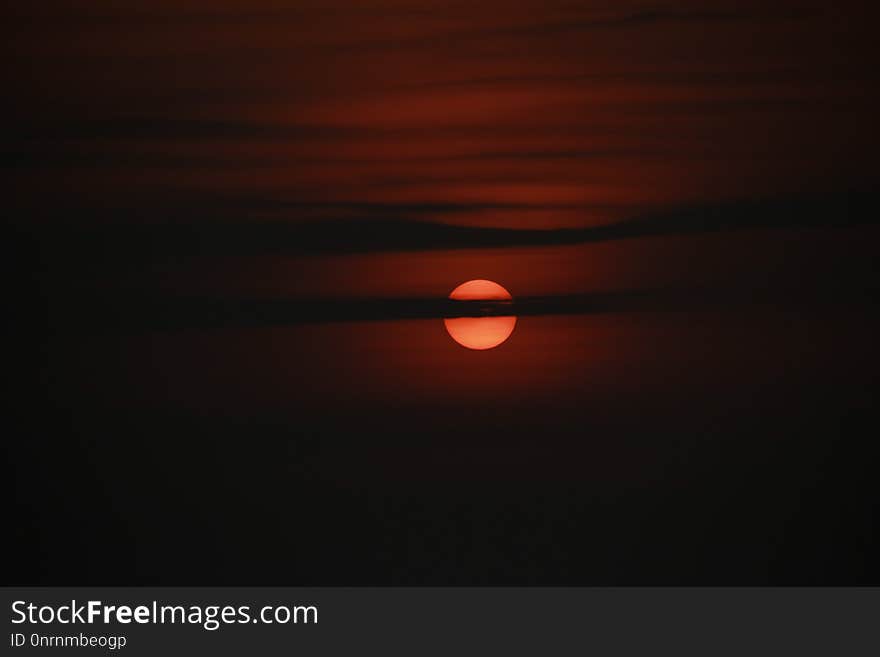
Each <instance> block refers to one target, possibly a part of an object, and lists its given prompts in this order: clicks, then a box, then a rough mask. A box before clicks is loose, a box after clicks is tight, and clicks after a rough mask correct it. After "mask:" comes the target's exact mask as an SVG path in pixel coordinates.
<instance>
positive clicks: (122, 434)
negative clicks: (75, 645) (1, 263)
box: [0, 0, 880, 584]
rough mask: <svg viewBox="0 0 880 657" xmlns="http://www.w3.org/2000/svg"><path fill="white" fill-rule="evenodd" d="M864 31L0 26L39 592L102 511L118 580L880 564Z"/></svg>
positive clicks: (324, 22) (870, 61)
mask: <svg viewBox="0 0 880 657" xmlns="http://www.w3.org/2000/svg"><path fill="white" fill-rule="evenodd" d="M870 9H871V3H867V2H855V1H852V0H845V1H844V2H840V3H834V4H831V3H827V2H821V3H820V2H788V1H784V2H758V1H752V0H746V1H737V2H733V1H723V2H716V1H709V0H707V1H702V2H698V1H696V0H681V1H678V2H667V3H663V2H659V3H658V2H647V1H645V2H643V1H641V0H623V1H621V2H611V1H608V2H593V1H588V2H572V1H566V2H561V1H556V0H540V1H538V0H534V1H528V2H515V1H512V2H500V1H498V0H486V1H485V2H475V1H472V0H471V1H468V2H457V1H455V0H453V1H449V0H444V1H440V0H437V1H434V0H399V1H398V0H375V1H371V2H359V1H354V0H350V1H343V0H321V1H318V0H315V1H314V2H293V1H286V2H284V1H281V0H278V1H275V0H253V1H249V0H248V1H246V0H232V1H231V0H211V1H207V0H191V1H188V2H181V1H180V0H174V1H171V0H149V1H146V0H131V1H128V2H119V1H118V0H116V1H110V0H106V1H104V0H81V1H78V2H73V1H68V2H50V3H17V4H15V5H14V6H10V7H8V8H6V9H5V10H4V16H5V17H4V21H3V26H2V28H0V30H2V32H3V44H4V55H5V59H6V63H7V65H6V66H5V71H4V105H5V107H4V110H5V113H6V116H7V119H6V127H7V132H8V133H9V136H8V137H7V138H6V139H5V143H4V153H3V156H2V160H0V162H2V166H3V168H4V176H5V178H6V180H7V183H8V187H9V191H8V192H7V195H6V197H5V199H4V200H5V202H6V211H5V212H4V215H5V216H6V218H7V222H8V224H9V225H10V234H11V235H12V237H13V243H14V244H15V245H16V250H17V253H19V254H21V255H23V256H24V258H23V259H24V260H25V263H24V264H23V265H22V268H21V269H20V270H19V271H18V272H17V276H16V282H17V285H18V292H17V294H18V295H20V296H21V297H22V298H23V299H24V300H25V306H24V310H23V311H22V312H20V313H17V317H18V318H20V320H21V322H20V323H22V324H23V325H24V326H25V332H26V335H27V340H26V342H24V343H22V344H25V343H26V344H31V342H33V344H34V346H33V348H29V349H21V350H19V353H17V354H16V355H15V361H16V362H15V364H16V365H19V364H20V365H21V366H22V367H23V368H25V369H26V371H27V372H28V376H27V377H22V379H21V380H22V381H23V382H24V383H23V384H22V390H23V391H24V392H26V393H27V395H28V402H27V403H25V404H22V405H20V408H21V409H22V415H24V416H25V418H24V422H23V425H24V426H25V427H27V428H26V429H24V430H23V433H22V436H23V438H22V440H21V443H20V446H19V447H16V448H15V450H16V451H15V454H14V456H15V458H17V459H18V460H20V462H21V463H22V464H24V465H23V466H22V468H21V469H20V470H19V472H18V473H17V476H18V481H24V480H25V479H26V477H25V475H24V474H23V473H25V472H26V471H27V472H29V471H31V470H33V469H34V468H35V467H36V466H35V464H36V463H38V462H40V459H41V458H42V455H44V454H50V455H52V458H51V459H50V461H49V462H48V463H43V465H42V466H41V467H42V469H41V470H40V473H41V474H39V477H40V478H41V479H40V481H41V482H42V484H41V485H42V486H43V488H42V489H41V490H44V491H45V492H44V493H43V498H42V500H43V502H46V503H47V504H49V505H50V506H51V505H52V504H54V503H55V502H57V501H58V499H64V500H65V501H64V502H63V504H60V505H55V506H54V507H52V508H54V509H56V510H55V511H54V512H53V513H54V515H50V517H49V519H50V520H51V523H48V524H45V525H44V524H40V523H36V522H35V521H32V518H33V517H36V516H34V515H33V513H36V512H33V509H32V507H31V506H29V505H30V504H31V503H30V502H24V501H22V502H21V503H20V504H19V508H18V511H19V515H20V517H21V518H23V520H22V521H21V522H20V523H19V524H18V525H17V529H16V531H17V532H18V533H17V535H18V536H19V537H20V538H21V544H22V545H24V546H26V547H25V548H22V549H23V550H24V551H25V552H27V555H28V556H27V563H28V564H30V565H29V566H28V568H30V571H29V572H37V571H40V569H41V568H45V570H44V571H43V572H46V573H52V574H54V575H55V576H57V577H61V578H68V579H75V578H74V577H70V574H71V573H70V570H69V569H68V568H69V564H67V563H66V562H64V560H63V559H61V558H58V557H56V556H53V554H52V553H51V551H50V550H49V549H48V547H47V546H49V545H52V544H55V543H56V542H58V541H62V540H66V539H64V538H63V537H64V536H66V534H65V532H66V530H67V529H69V528H72V527H75V526H76V523H77V522H86V524H87V526H88V527H91V529H92V530H93V531H94V532H97V533H98V534H99V535H102V536H107V537H110V536H121V537H122V538H119V539H118V540H120V541H122V542H123V543H124V544H125V545H127V546H129V548H130V551H131V552H132V553H133V554H134V556H133V557H132V559H133V561H132V563H131V564H128V565H126V564H125V563H123V562H122V561H121V559H120V558H117V559H115V560H114V559H110V561H109V562H104V561H102V560H101V559H100V558H99V557H97V556H95V557H89V558H90V559H92V560H91V561H89V565H88V566H87V569H90V570H89V572H93V573H97V574H99V575H100V576H101V578H102V579H103V580H106V581H107V583H114V582H115V581H116V580H115V579H114V578H116V577H120V578H122V579H124V580H125V581H126V582H137V583H144V582H154V583H156V582H161V583H165V582H166V581H167V580H166V579H164V577H165V575H163V573H187V572H192V573H195V575H194V576H195V577H196V578H197V579H198V578H202V579H200V581H203V580H204V578H209V579H210V578H211V577H215V576H216V575H217V573H221V574H222V577H221V579H223V581H224V582H233V583H253V579H254V577H256V578H257V579H263V580H264V579H267V578H268V579H271V578H272V577H275V576H276V575H277V576H278V577H280V578H281V579H283V580H284V583H303V582H306V581H308V582H315V581H319V582H321V583H330V582H331V581H332V582H334V583H337V582H351V581H356V582H358V583H388V582H395V583H426V582H427V583H450V582H456V583H482V582H489V583H503V584H509V583H546V584H550V583H556V584H560V583H561V584H566V583H572V582H573V581H574V580H576V581H577V582H580V583H593V582H604V583H643V582H645V581H648V580H649V581H651V582H659V583H707V582H712V583H718V582H719V581H722V580H723V581H727V582H733V583H766V582H782V581H784V582H795V583H803V582H804V581H805V578H807V574H811V575H810V577H811V579H810V581H819V582H824V583H828V582H840V581H857V582H864V581H866V580H868V579H872V578H873V579H872V581H873V582H874V583H876V582H877V581H880V580H878V579H877V578H878V577H880V573H878V570H877V567H876V565H874V564H872V563H869V560H868V559H867V557H866V556H865V555H867V554H869V553H870V552H871V549H872V548H876V547H877V538H876V537H877V532H876V522H875V512H874V511H873V510H872V509H873V508H874V505H873V500H874V499H875V498H876V484H873V483H871V481H872V480H871V479H870V478H869V477H868V474H867V472H866V470H864V468H865V464H866V463H869V462H871V459H870V458H869V457H868V455H869V453H868V449H869V448H868V447H867V446H866V444H865V438H864V435H865V434H863V433H862V432H861V431H860V430H859V429H858V426H859V422H864V421H866V419H867V418H869V417H872V416H871V415H870V412H869V411H870V408H871V407H872V405H873V403H874V402H875V399H874V392H872V390H873V388H872V386H873V385H874V384H875V379H876V366H877V365H878V363H880V357H878V351H877V347H876V344H875V343H876V336H877V329H878V321H877V320H878V316H877V313H876V307H875V305H876V292H877V289H878V281H877V267H876V263H877V255H878V254H877V244H878V239H880V228H878V219H877V217H878V214H877V210H878V204H877V200H876V190H877V186H878V182H880V181H878V172H880V169H878V167H877V153H878V149H880V131H878V130H877V129H876V121H877V116H878V115H880V106H878V102H877V96H876V89H875V87H876V77H877V73H876V65H875V63H874V62H875V60H876V56H875V55H876V52H875V51H876V41H877V38H876V34H875V32H876V23H875V22H874V21H872V20H871V19H870V18H871V16H870V14H871V12H870V11H869V10H870ZM19 246H20V248H18V247H19ZM472 279H488V280H491V281H496V282H498V283H500V284H501V285H502V286H503V287H504V288H505V289H506V290H508V291H509V292H510V294H512V295H513V298H514V302H516V301H517V300H519V303H521V306H520V308H521V309H522V316H520V317H519V319H518V321H517V322H516V328H515V330H514V331H513V333H512V334H511V336H510V339H509V340H507V341H506V342H505V343H504V344H502V345H501V346H499V347H498V348H497V349H491V350H486V351H485V352H480V353H474V352H471V351H469V350H466V349H464V348H462V347H461V346H460V345H459V344H456V343H455V342H453V341H452V340H451V339H450V338H449V336H448V335H447V334H446V332H445V330H444V325H443V322H442V317H443V314H442V310H443V309H444V308H447V307H448V306H444V305H442V304H443V303H445V300H446V299H447V297H448V295H449V293H450V292H451V291H452V290H453V289H454V288H455V287H456V286H458V285H459V284H461V283H463V282H465V281H468V280H472ZM432 304H439V305H432ZM528 304H531V305H528ZM529 309H531V310H529ZM19 361H21V362H19ZM31 406H33V408H34V409H35V410H33V411H31V410H25V409H31ZM873 421H874V423H875V425H874V426H875V427H876V419H874V420H873ZM875 433H876V432H875ZM68 464H77V465H78V466H80V467H79V469H77V468H73V469H72V470H68V467H67V465H68ZM77 473H78V474H77ZM84 473H85V474H84ZM156 481H162V482H164V484H163V487H161V491H160V492H159V493H156V494H155V495H156V497H155V498H154V499H153V498H151V497H150V496H149V495H146V496H145V495H144V494H143V491H144V490H153V488H152V487H153V486H154V485H155V482H156ZM65 482H66V483H71V482H72V483H74V484H75V485H76V486H75V487H78V488H76V489H77V490H78V491H79V493H77V495H74V496H72V497H65V494H64V492H63V491H64V490H65ZM548 486H549V487H548ZM204 490H208V491H210V494H211V495H214V496H217V497H218V498H221V497H222V498H223V499H228V498H230V497H235V496H240V499H241V500H242V501H241V502H240V505H238V506H236V505H232V506H231V507H230V508H228V509H227V510H226V511H225V512H221V511H219V510H217V509H212V510H210V511H205V512H204V513H202V514H197V515H198V519H197V520H193V518H192V517H191V516H190V515H189V512H188V511H187V509H188V508H189V509H191V508H195V507H197V506H198V500H199V499H201V496H202V495H203V494H204V492H203V491H204ZM816 491H819V492H816ZM297 494H299V495H304V496H308V497H309V498H310V499H318V500H322V501H321V502H320V504H323V506H322V507H321V508H320V509H318V508H314V509H312V510H311V511H309V512H305V511H303V514H304V515H303V516H302V517H300V518H298V519H297V520H296V521H295V522H294V521H290V523H289V524H287V521H284V520H279V518H284V517H285V516H286V514H287V513H288V510H287V507H285V506H284V505H283V504H281V503H280V502H279V501H278V500H280V499H281V498H282V497H285V496H287V495H297ZM267 496H269V497H271V499H273V500H275V503H274V504H275V506H273V505H269V506H266V505H265V503H264V502H260V500H263V501H264V500H265V499H266V497H267ZM86 499H98V500H102V504H104V506H103V507H101V508H102V509H103V511H102V512H101V513H99V514H97V515H94V516H91V519H90V520H87V521H82V520H76V519H75V518H76V517H77V516H76V515H75V509H77V508H79V507H80V506H81V505H82V504H84V503H85V502H84V500H86ZM181 500H183V501H184V502H183V503H182V504H181V503H179V502H180V501H181ZM251 503H253V506H258V505H260V504H262V506H261V508H262V511H260V512H253V511H252V508H253V506H251ZM33 504H36V502H34V503H33ZM188 505H189V506H188ZM842 508H845V509H847V511H846V512H845V513H842V512H841V511H840V509H842ZM102 514H103V515H102ZM332 519H335V520H332ZM633 519H634V521H633V522H630V520H633ZM53 523H54V524H53ZM91 523H93V524H91ZM193 523H194V524H193ZM174 532H177V534H179V535H180V536H184V537H188V540H189V543H190V544H191V545H196V544H198V543H199V542H200V541H211V542H212V544H215V543H216V544H217V545H222V546H226V548H224V549H225V551H224V549H218V552H217V555H216V557H212V558H211V559H207V560H205V561H202V562H199V563H193V562H191V561H187V560H186V559H182V560H181V559H178V558H177V557H175V556H174V555H175V554H176V553H175V549H177V544H176V541H175V539H174V538H173V536H172V534H174ZM646 535H649V536H650V537H653V539H651V540H654V541H656V542H657V543H656V544H655V547H656V551H648V550H647V548H645V547H644V546H645V545H647V543H648V542H650V541H649V540H648V539H646V538H645V536H646ZM305 536H308V537H309V538H304V537H305ZM615 537H618V538H619V539H620V541H624V542H626V545H628V546H629V547H628V548H626V549H623V548H621V546H620V544H619V542H618V539H616V538H615ZM77 540H78V541H80V542H79V543H76V542H75V543H74V545H73V546H72V547H71V549H72V550H74V551H76V550H79V551H80V552H81V553H82V554H89V553H90V544H88V543H87V542H85V541H86V539H77ZM383 541H387V544H388V545H390V546H391V547H388V546H386V548H382V547H377V546H381V545H385V543H383ZM331 543H332V546H333V547H328V546H329V545H330V544H331ZM511 544H516V545H520V546H522V547H523V550H524V552H525V553H528V554H529V555H531V556H530V557H528V558H526V557H522V560H520V557H521V556H522V555H514V554H513V553H512V552H510V551H509V550H508V547H509V546H510V545H511ZM268 545H271V546H272V547H271V548H267V547H266V546H268ZM344 545H350V546H353V548H352V549H353V550H354V551H355V552H356V553H357V555H358V556H356V557H352V556H351V555H350V554H349V553H348V552H346V551H345V549H344V548H343V547H342V546H344ZM462 545H463V546H464V547H461V546H462ZM456 546H458V547H456ZM499 546H507V547H499ZM634 546H635V547H634ZM639 546H641V547H639ZM459 548H461V550H462V552H461V554H463V555H464V556H462V557H461V559H460V560H458V561H456V560H455V559H454V558H453V557H452V556H450V555H452V554H453V553H456V550H458V549H459ZM187 549H189V548H187ZM193 549H194V548H193ZM383 550H386V551H384V552H383ZM627 550H629V551H627ZM266 551H267V552H266ZM35 554H36V555H38V556H37V557H35V556H33V555H35ZM188 554H189V553H188ZM456 554H457V553H456ZM828 554H830V555H832V556H831V557H829V558H828V559H827V560H823V559H825V557H823V556H822V555H828ZM151 555H153V556H151ZM156 555H159V556H156ZM257 555H259V558H258V557H257ZM289 555H293V557H294V558H291V559H288V558H287V556H289ZM297 555H298V557H302V558H303V559H306V558H308V559H311V560H312V561H311V563H312V567H313V570H309V569H308V568H306V566H304V565H303V566H302V567H300V565H298V564H297V562H296V558H297ZM190 556H192V555H190ZM740 557H741V559H742V561H740V562H737V563H736V564H735V565H733V566H730V568H732V570H724V569H723V568H722V567H721V566H720V565H719V564H720V563H721V562H725V563H728V564H729V563H730V562H731V560H732V559H734V560H735V558H740ZM23 558H24V557H23ZM193 558H194V557H193ZM345 559H349V561H347V562H346V565H344V566H341V565H340V562H341V561H344V560H345ZM243 561H247V562H248V563H249V564H250V565H247V566H246V565H242V564H243ZM132 564H133V565H132ZM230 564H238V565H230ZM251 575H253V576H254V577H250V576H251ZM249 577H250V578H249ZM212 581H213V580H212Z"/></svg>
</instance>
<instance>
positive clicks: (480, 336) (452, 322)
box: [443, 278, 516, 351]
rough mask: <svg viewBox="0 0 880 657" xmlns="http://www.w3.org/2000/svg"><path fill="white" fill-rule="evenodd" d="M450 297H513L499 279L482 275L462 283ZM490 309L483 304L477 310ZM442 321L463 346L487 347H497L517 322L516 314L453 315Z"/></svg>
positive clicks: (473, 298)
mask: <svg viewBox="0 0 880 657" xmlns="http://www.w3.org/2000/svg"><path fill="white" fill-rule="evenodd" d="M449 298H450V299H452V300H454V301H488V302H504V301H513V297H512V296H511V295H510V292H508V291H507V290H505V289H504V288H503V287H502V286H500V285H499V284H498V283H495V282H494V281H487V280H485V279H482V278H481V279H476V280H472V281H467V282H466V283H462V284H461V285H459V286H458V287H457V288H455V289H454V290H453V291H452V292H451V293H450V294H449ZM491 310H492V309H491V307H490V308H489V309H483V308H481V309H478V312H481V313H482V312H486V313H488V312H491ZM443 323H444V324H445V325H446V330H447V331H448V332H449V335H450V336H452V339H453V340H455V341H456V342H457V343H458V344H460V345H461V346H462V347H467V348H468V349H474V350H477V351H484V350H486V349H492V348H494V347H497V346H498V345H500V344H501V343H503V342H505V341H506V340H507V339H508V338H509V337H510V334H511V333H513V329H514V327H515V326H516V317H515V316H513V315H504V316H495V315H489V316H483V315H479V316H475V317H454V318H446V319H444V320H443Z"/></svg>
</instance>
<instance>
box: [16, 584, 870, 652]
mask: <svg viewBox="0 0 880 657" xmlns="http://www.w3.org/2000/svg"><path fill="white" fill-rule="evenodd" d="M3 602H4V606H5V617H6V637H5V638H4V645H5V648H4V654H19V653H26V654H34V653H37V652H39V653H45V652H46V651H47V650H53V651H65V652H75V653H78V652H83V651H81V650H80V649H90V650H89V652H91V653H92V654H94V653H95V652H100V653H104V652H109V653H121V654H126V655H156V654H162V655H192V654H212V655H236V654H259V655H274V654H279V655H280V654H284V655H290V654H298V653H302V654H308V655H316V654H317V655H342V654H349V655H351V654H379V655H423V654H446V655H458V654H480V655H511V654H514V655H520V654H521V655H541V654H554V655H556V654H578V655H585V654H587V655H588V654H602V655H608V654H613V655H617V654H619V655H629V654H633V655H636V654H637V655H646V654H655V653H657V654H678V655H682V654H693V655H717V654H737V655H744V654H749V655H754V654H766V655H780V654H825V655H830V654H836V655H855V654H866V655H867V654H871V655H876V654H878V649H880V640H878V634H877V631H876V624H877V618H878V612H880V589H746V588H736V589H710V588H694V589H661V588H654V589H638V588H481V589H476V588H433V589H432V588H7V589H4V590H3Z"/></svg>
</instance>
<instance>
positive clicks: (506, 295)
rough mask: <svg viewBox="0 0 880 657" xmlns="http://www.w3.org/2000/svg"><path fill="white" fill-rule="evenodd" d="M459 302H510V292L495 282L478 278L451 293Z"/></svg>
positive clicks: (450, 295) (450, 296) (451, 296)
mask: <svg viewBox="0 0 880 657" xmlns="http://www.w3.org/2000/svg"><path fill="white" fill-rule="evenodd" d="M449 298H450V299H455V300H457V301H510V300H511V299H513V297H512V296H510V292H508V291H507V290H505V289H504V288H503V287H501V286H500V285H498V283H495V282H493V281H487V280H485V279H482V278H478V279H476V280H473V281H468V282H467V283H462V284H461V285H459V286H458V287H457V288H455V289H454V290H453V291H452V292H450V293H449Z"/></svg>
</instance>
